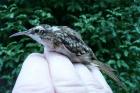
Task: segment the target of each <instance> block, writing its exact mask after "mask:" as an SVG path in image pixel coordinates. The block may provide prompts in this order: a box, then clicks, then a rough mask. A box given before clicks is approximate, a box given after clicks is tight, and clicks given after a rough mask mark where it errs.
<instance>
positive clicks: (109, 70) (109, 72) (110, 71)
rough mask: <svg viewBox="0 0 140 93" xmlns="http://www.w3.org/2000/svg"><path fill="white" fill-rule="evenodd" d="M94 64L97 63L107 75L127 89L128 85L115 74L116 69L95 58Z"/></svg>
mask: <svg viewBox="0 0 140 93" xmlns="http://www.w3.org/2000/svg"><path fill="white" fill-rule="evenodd" d="M93 63H94V64H96V65H97V66H98V67H99V69H100V70H101V71H102V72H103V73H105V74H106V75H108V76H109V77H110V78H112V79H113V80H114V81H115V82H116V83H117V84H118V85H119V86H120V87H122V88H123V89H124V90H126V91H127V88H126V86H125V85H124V84H123V83H122V82H121V81H120V80H119V79H118V77H117V76H116V75H115V74H114V71H115V70H114V69H113V68H111V67H110V66H108V65H106V64H104V63H102V62H100V61H98V60H94V61H93Z"/></svg>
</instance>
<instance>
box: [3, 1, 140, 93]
mask: <svg viewBox="0 0 140 93" xmlns="http://www.w3.org/2000/svg"><path fill="white" fill-rule="evenodd" d="M39 24H50V25H67V26H69V27H71V28H73V29H76V30H77V31H79V32H80V33H81V34H82V37H83V39H84V41H85V42H86V43H87V44H88V45H89V46H90V47H91V48H92V49H93V51H94V53H95V54H96V56H97V58H98V59H99V60H101V61H103V62H105V63H106V64H108V65H110V66H111V67H112V68H114V69H116V70H117V73H118V76H119V78H120V79H121V80H122V82H124V83H125V85H126V86H127V89H128V90H129V92H128V93H139V90H140V1H139V0H0V93H11V90H12V88H13V85H14V83H15V80H16V78H17V75H18V73H19V71H20V69H21V66H22V62H23V61H24V59H25V58H26V57H27V56H28V55H29V54H30V53H32V52H42V51H43V48H42V46H41V45H38V44H37V43H36V42H34V41H33V40H32V39H30V38H28V37H24V36H21V37H16V38H9V35H11V34H13V33H15V32H18V31H24V30H25V29H28V28H30V27H33V26H35V25H39ZM105 77H106V79H107V81H108V83H109V85H110V86H111V88H112V89H113V91H114V93H126V92H125V91H124V90H122V89H121V88H120V87H118V86H117V85H116V83H115V82H114V81H112V80H111V79H110V78H108V77H107V76H105Z"/></svg>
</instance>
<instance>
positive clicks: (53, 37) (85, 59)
mask: <svg viewBox="0 0 140 93" xmlns="http://www.w3.org/2000/svg"><path fill="white" fill-rule="evenodd" d="M17 35H27V36H29V37H31V38H32V39H34V40H36V41H37V42H38V43H41V44H42V45H44V47H47V48H49V51H50V52H57V53H60V54H63V55H65V56H67V57H68V58H69V59H70V60H71V62H73V63H83V64H85V65H87V66H88V68H91V67H92V64H93V63H94V64H95V65H97V66H98V67H99V68H100V70H102V71H103V72H105V73H106V74H107V75H108V76H110V77H111V78H112V79H113V80H115V81H116V82H117V83H118V84H119V85H120V86H122V87H123V85H122V83H121V81H120V80H119V79H118V78H117V77H116V76H115V75H114V73H113V71H114V70H113V69H112V68H111V67H109V66H107V65H106V64H104V63H102V62H100V61H99V60H98V59H97V58H96V56H95V55H94V53H93V51H92V49H91V48H89V47H88V46H87V45H86V44H85V43H84V41H83V40H82V38H81V36H80V34H79V33H78V32H76V31H75V30H73V29H71V28H69V27H67V26H50V25H45V24H43V25H39V26H36V27H33V28H31V29H29V30H28V31H26V32H19V33H16V34H14V35H12V36H17Z"/></svg>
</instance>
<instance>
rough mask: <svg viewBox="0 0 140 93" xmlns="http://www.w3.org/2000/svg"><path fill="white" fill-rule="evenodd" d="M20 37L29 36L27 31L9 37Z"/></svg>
mask: <svg viewBox="0 0 140 93" xmlns="http://www.w3.org/2000/svg"><path fill="white" fill-rule="evenodd" d="M20 35H27V31H24V32H17V33H15V34H12V35H11V36H9V37H15V36H20Z"/></svg>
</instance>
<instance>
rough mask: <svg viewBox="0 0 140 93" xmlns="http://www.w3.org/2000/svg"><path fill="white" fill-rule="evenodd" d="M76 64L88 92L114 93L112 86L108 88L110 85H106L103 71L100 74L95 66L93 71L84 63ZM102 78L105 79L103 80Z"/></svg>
mask: <svg viewBox="0 0 140 93" xmlns="http://www.w3.org/2000/svg"><path fill="white" fill-rule="evenodd" d="M74 66H75V69H76V71H77V73H78V74H79V76H80V78H81V80H82V81H83V83H84V84H85V86H86V88H87V89H88V93H112V92H111V91H110V88H108V85H104V82H105V80H104V79H103V76H102V75H101V73H100V74H99V72H100V71H99V69H97V68H96V67H95V69H93V70H92V72H91V71H89V70H88V68H87V67H85V66H84V65H83V64H75V65H74ZM98 75H99V76H98ZM100 78H101V79H100ZM102 79H103V80H104V81H102Z"/></svg>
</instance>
